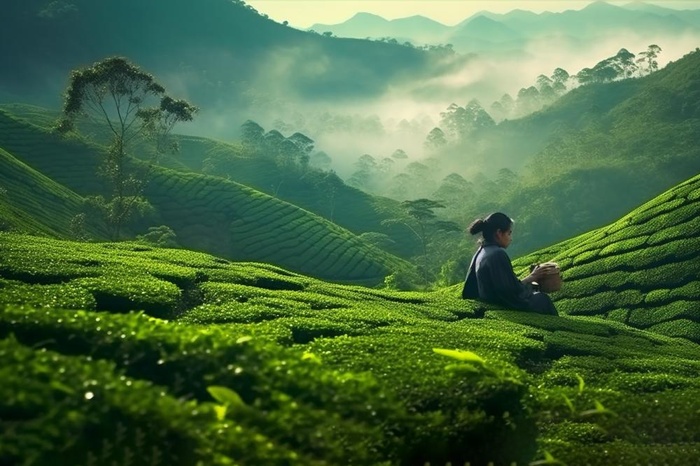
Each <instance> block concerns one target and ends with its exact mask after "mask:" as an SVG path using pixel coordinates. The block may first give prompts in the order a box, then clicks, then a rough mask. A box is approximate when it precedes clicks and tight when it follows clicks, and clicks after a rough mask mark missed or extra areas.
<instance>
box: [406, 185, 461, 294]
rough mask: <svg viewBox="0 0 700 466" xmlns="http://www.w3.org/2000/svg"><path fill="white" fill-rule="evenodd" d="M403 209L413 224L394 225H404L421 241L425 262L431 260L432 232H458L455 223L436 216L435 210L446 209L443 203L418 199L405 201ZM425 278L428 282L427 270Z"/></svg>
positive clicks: (424, 274) (424, 272) (424, 271)
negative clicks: (429, 248) (429, 251)
mask: <svg viewBox="0 0 700 466" xmlns="http://www.w3.org/2000/svg"><path fill="white" fill-rule="evenodd" d="M401 207H402V208H403V209H404V211H405V212H406V214H408V216H409V217H411V218H412V219H413V222H412V223H413V224H411V223H409V222H401V221H396V220H395V221H393V223H403V224H404V225H405V226H406V227H408V228H409V229H410V230H411V231H412V232H413V234H415V235H416V237H417V238H418V239H419V240H420V242H421V245H422V248H423V259H424V261H426V262H427V261H428V260H429V255H428V246H429V244H430V241H431V232H435V231H446V232H458V231H460V230H461V229H460V227H459V225H457V224H456V223H454V222H450V221H445V220H439V219H438V218H437V215H436V214H435V209H444V208H445V205H444V204H443V203H442V202H441V201H435V200H432V199H425V198H423V199H416V200H413V201H403V202H402V203H401ZM423 278H424V279H425V281H426V282H427V281H428V276H427V270H425V267H424V270H423Z"/></svg>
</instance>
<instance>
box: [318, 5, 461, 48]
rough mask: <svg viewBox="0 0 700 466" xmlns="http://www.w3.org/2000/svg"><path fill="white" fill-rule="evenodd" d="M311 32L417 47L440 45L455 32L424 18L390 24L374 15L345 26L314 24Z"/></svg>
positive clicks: (358, 16) (359, 17) (354, 19)
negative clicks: (392, 40) (394, 41)
mask: <svg viewBox="0 0 700 466" xmlns="http://www.w3.org/2000/svg"><path fill="white" fill-rule="evenodd" d="M309 29H311V30H314V31H316V32H321V33H322V32H326V31H330V32H332V33H333V34H335V35H336V36H338V37H354V38H358V39H364V38H367V37H370V38H374V39H377V38H381V37H392V38H395V39H397V40H399V41H400V42H401V41H403V40H404V39H405V40H410V41H411V42H413V43H415V44H416V45H422V44H424V43H430V44H436V43H439V39H440V38H443V37H446V36H447V33H448V31H450V29H451V28H450V27H449V26H446V25H444V24H442V23H439V22H437V21H434V20H432V19H430V18H426V17H425V16H420V15H416V16H410V17H407V18H399V19H393V20H387V19H384V18H382V17H381V16H377V15H373V14H370V13H357V14H356V15H355V16H353V17H352V18H350V19H349V20H347V21H345V22H343V23H340V24H314V25H313V26H311V27H310V28H309ZM436 41H437V42H436Z"/></svg>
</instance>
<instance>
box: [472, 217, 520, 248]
mask: <svg viewBox="0 0 700 466" xmlns="http://www.w3.org/2000/svg"><path fill="white" fill-rule="evenodd" d="M469 233H471V234H472V235H476V234H477V233H481V235H482V236H483V237H484V240H486V241H488V242H492V243H496V244H498V245H499V246H501V247H502V248H507V247H508V245H509V244H510V242H511V238H512V236H511V235H512V233H513V219H511V218H510V217H508V216H507V215H506V214H503V213H501V212H495V213H493V214H491V215H489V216H488V217H486V218H484V219H481V218H478V219H476V220H474V221H473V222H472V224H471V225H469Z"/></svg>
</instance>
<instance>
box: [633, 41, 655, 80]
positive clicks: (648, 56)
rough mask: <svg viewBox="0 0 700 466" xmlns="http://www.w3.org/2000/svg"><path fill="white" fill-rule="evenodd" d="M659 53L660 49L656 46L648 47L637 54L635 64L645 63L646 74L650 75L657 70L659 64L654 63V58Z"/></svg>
mask: <svg viewBox="0 0 700 466" xmlns="http://www.w3.org/2000/svg"><path fill="white" fill-rule="evenodd" d="M660 52H661V47H659V46H658V45H656V44H652V45H650V46H649V47H648V48H647V49H646V50H645V51H644V52H639V56H640V58H638V59H637V63H639V64H644V63H646V65H647V66H646V69H647V74H651V73H653V72H654V71H657V70H658V69H659V62H657V61H656V58H657V57H658V56H659V53H660ZM640 71H641V70H640Z"/></svg>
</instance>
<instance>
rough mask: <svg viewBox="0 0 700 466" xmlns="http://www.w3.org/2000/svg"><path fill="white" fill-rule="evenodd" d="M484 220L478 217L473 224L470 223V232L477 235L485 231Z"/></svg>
mask: <svg viewBox="0 0 700 466" xmlns="http://www.w3.org/2000/svg"><path fill="white" fill-rule="evenodd" d="M484 224H485V222H484V220H483V219H480V218H478V219H476V220H474V221H473V222H472V224H471V225H469V233H471V234H472V235H476V234H477V233H481V232H482V231H484Z"/></svg>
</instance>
